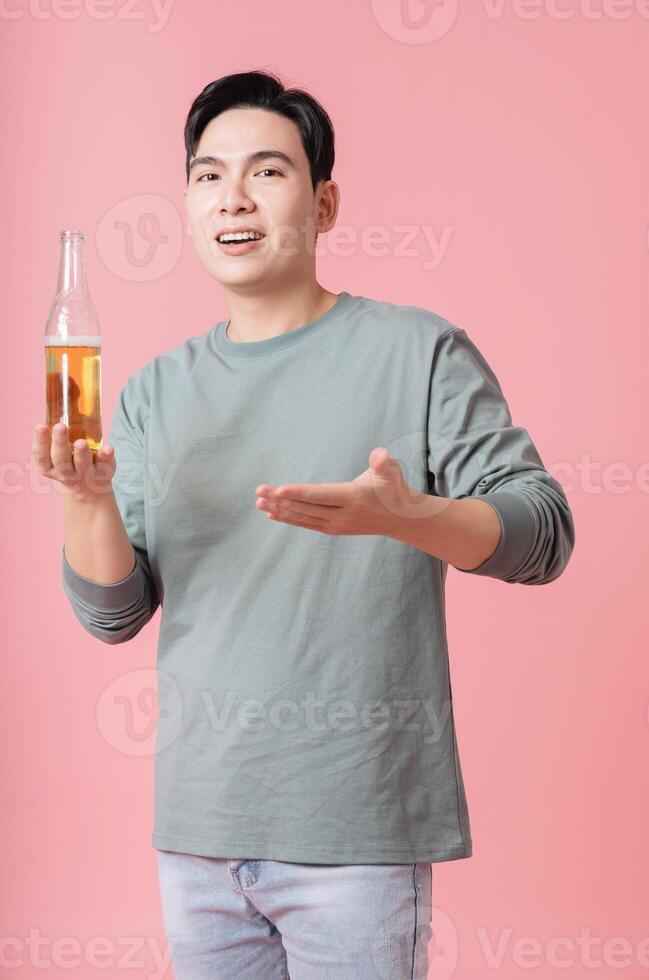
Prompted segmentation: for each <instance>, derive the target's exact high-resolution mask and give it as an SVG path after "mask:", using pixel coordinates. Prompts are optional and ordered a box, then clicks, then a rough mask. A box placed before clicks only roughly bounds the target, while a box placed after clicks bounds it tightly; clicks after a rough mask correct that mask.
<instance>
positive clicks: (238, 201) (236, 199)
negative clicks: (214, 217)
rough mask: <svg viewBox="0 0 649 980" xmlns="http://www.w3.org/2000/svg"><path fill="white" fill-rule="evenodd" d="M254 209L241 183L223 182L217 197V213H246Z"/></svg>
mask: <svg viewBox="0 0 649 980" xmlns="http://www.w3.org/2000/svg"><path fill="white" fill-rule="evenodd" d="M253 208H254V203H253V201H252V199H251V197H250V196H249V194H248V193H247V192H246V187H245V184H244V183H243V181H241V180H237V179H231V180H229V181H226V180H224V181H223V185H222V187H221V194H220V195H219V211H220V213H221V214H222V215H224V214H239V213H240V212H242V211H243V212H244V213H247V212H248V211H251V210H252V209H253Z"/></svg>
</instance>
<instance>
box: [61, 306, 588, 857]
mask: <svg viewBox="0 0 649 980" xmlns="http://www.w3.org/2000/svg"><path fill="white" fill-rule="evenodd" d="M227 326H228V323H227V321H221V322H220V323H218V324H216V325H215V326H213V327H212V328H210V329H209V330H208V331H207V332H206V333H203V334H201V335H200V336H197V337H190V338H188V339H187V340H185V341H184V342H183V343H182V344H180V345H179V346H178V347H176V348H174V349H173V350H170V351H166V352H164V353H162V354H160V355H158V356H156V357H154V358H153V359H152V360H150V361H148V362H147V363H146V364H144V366H143V367H142V368H141V369H140V370H138V371H137V372H136V373H135V374H133V375H131V376H130V377H128V378H127V380H126V383H125V384H124V387H123V389H122V391H121V394H120V396H119V399H118V401H117V405H116V410H115V413H114V416H113V419H112V425H111V428H110V432H109V437H108V442H109V444H110V445H112V446H113V447H114V449H115V458H116V461H117V471H116V474H115V477H114V479H113V486H114V490H115V495H116V498H117V501H118V506H119V509H120V512H121V514H122V517H123V519H124V523H125V527H126V530H127V532H128V535H129V538H130V540H131V542H132V544H133V548H134V550H135V555H136V559H137V563H136V566H135V568H134V569H133V571H132V572H131V574H130V575H129V576H128V577H127V578H125V579H123V580H122V581H121V582H116V583H113V584H100V583H97V582H94V581H92V580H90V579H88V578H85V577H84V576H82V575H79V574H78V573H77V572H75V571H74V570H73V569H72V567H71V566H70V565H69V564H68V562H67V561H66V558H65V553H64V552H63V554H62V580H63V588H64V591H65V593H66V595H67V597H68V599H69V600H70V603H71V604H72V608H73V610H74V612H75V614H76V616H77V618H78V620H79V622H80V623H81V625H82V626H83V628H84V629H85V630H86V631H87V632H88V633H89V634H90V635H91V636H93V637H95V638H97V639H98V640H100V641H102V642H103V643H106V644H118V643H124V642H127V641H128V640H130V639H132V638H133V637H134V636H135V635H136V634H137V633H139V631H140V630H141V629H142V628H143V627H144V626H145V625H146V624H147V623H148V622H149V621H150V620H151V619H152V617H153V616H154V615H155V613H156V612H157V610H158V607H160V610H161V616H160V629H159V637H158V650H157V670H158V695H159V703H160V711H159V718H158V732H157V738H158V750H157V753H156V758H155V767H156V774H155V776H156V778H155V819H154V826H153V833H152V843H153V845H154V846H155V847H157V848H160V849H162V850H175V851H181V852H185V853H191V854H199V855H207V856H215V857H241V858H248V859H251V858H253V859H254V858H258V859H270V860H278V861H296V862H307V863H325V864H360V863H362V864H372V863H410V862H415V861H426V862H436V861H445V860H454V859H457V858H466V857H469V856H470V855H471V854H472V840H471V830H470V825H469V815H468V808H467V799H466V793H465V788H464V783H463V778H462V771H461V766H460V759H459V754H458V747H457V740H456V732H455V724H454V717H453V704H452V691H451V678H450V670H449V658H448V649H447V639H446V626H445V582H446V573H447V565H446V564H445V563H444V562H442V561H440V560H438V559H437V558H435V557H433V556H432V555H430V554H428V553H426V552H423V551H421V550H419V549H416V548H413V547H410V546H408V545H406V544H403V543H401V542H399V541H397V540H395V539H393V538H390V537H387V536H382V535H363V536H358V535H356V536H354V535H348V536H344V535H326V534H323V533H321V532H319V531H315V530H311V529H308V528H299V527H296V526H292V525H288V524H283V523H282V522H280V521H270V520H267V519H266V515H265V513H264V512H263V511H260V510H259V508H257V507H256V506H255V503H256V496H255V491H256V488H257V486H258V485H259V484H261V483H271V484H274V485H276V486H277V485H280V484H283V483H296V482H299V483H324V482H326V483H330V482H344V481H350V480H353V479H354V478H355V477H356V476H358V475H359V474H360V473H362V472H363V471H365V470H366V469H367V467H368V455H369V453H370V451H371V450H372V449H373V448H374V447H376V446H385V447H386V448H387V449H388V450H389V452H390V454H391V455H392V456H394V457H395V458H396V459H397V460H398V461H399V463H400V465H401V467H402V470H403V473H404V478H405V480H406V482H407V483H408V484H409V485H410V486H411V487H413V489H415V490H417V491H420V492H426V493H430V494H437V495H440V496H445V497H454V498H458V497H468V496H475V497H480V498H481V499H482V500H485V501H486V502H487V503H489V504H490V505H491V506H492V507H493V508H494V509H495V511H496V513H497V515H498V517H499V519H500V523H501V528H502V535H501V540H500V543H499V545H498V547H497V549H496V551H495V552H494V554H493V555H492V556H491V557H490V558H488V559H487V560H486V561H485V562H484V563H483V564H482V565H480V566H479V567H477V568H474V569H470V570H462V571H463V573H464V574H473V575H484V576H489V577H492V578H496V579H500V580H501V581H503V582H507V583H512V584H522V585H544V584H548V583H550V582H552V581H554V580H555V579H556V578H557V577H558V576H559V575H561V573H562V572H563V570H564V569H565V567H566V565H567V563H568V561H569V558H570V555H571V553H572V550H573V547H574V540H575V533H574V525H573V519H572V515H571V512H570V508H569V506H568V503H567V500H566V497H565V494H564V492H563V490H562V488H561V486H560V484H559V483H558V482H557V481H556V480H555V479H554V478H553V477H552V476H551V475H550V474H549V473H548V472H547V471H546V469H545V468H544V466H543V463H542V461H541V459H540V457H539V454H538V452H537V450H536V448H535V446H534V444H533V443H532V440H531V439H530V436H529V434H528V432H527V431H526V429H524V428H522V427H520V426H515V425H513V424H512V419H511V415H510V412H509V409H508V406H507V402H506V400H505V397H504V395H503V392H502V390H501V388H500V385H499V383H498V381H497V379H496V376H495V375H494V372H493V371H492V369H491V368H490V367H489V365H488V364H487V362H486V361H485V358H484V357H483V356H482V355H481V353H480V352H479V350H478V349H477V347H476V346H475V344H474V343H473V342H472V340H471V339H470V338H469V336H468V335H467V333H466V331H465V330H463V329H461V328H459V327H456V326H454V325H452V324H450V323H449V322H448V321H447V320H445V319H444V318H442V317H441V316H439V315H437V314H435V313H432V312H430V311H428V310H425V309H422V308H420V307H415V306H401V305H397V304H393V303H389V302H385V301H379V300H374V299H370V298H367V297H363V296H355V295H351V294H350V293H348V292H342V293H341V294H340V296H339V297H338V299H337V301H336V303H335V304H334V306H333V307H332V308H331V309H329V310H328V311H327V312H326V313H324V314H323V315H322V316H320V317H318V318H317V319H315V320H312V321H311V322H309V323H307V324H305V325H304V326H301V327H299V328H297V329H294V330H292V331H290V332H288V333H284V334H280V335H276V336H273V337H270V338H268V339H265V340H260V341H252V342H235V341H233V340H231V339H230V338H229V336H228V334H227ZM512 601H515V594H513V595H512Z"/></svg>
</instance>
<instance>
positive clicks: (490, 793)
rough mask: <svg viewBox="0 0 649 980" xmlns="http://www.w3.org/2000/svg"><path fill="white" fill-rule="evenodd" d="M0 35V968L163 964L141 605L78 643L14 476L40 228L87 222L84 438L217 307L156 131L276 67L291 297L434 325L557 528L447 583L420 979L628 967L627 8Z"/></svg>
mask: <svg viewBox="0 0 649 980" xmlns="http://www.w3.org/2000/svg"><path fill="white" fill-rule="evenodd" d="M0 28H1V37H2V41H1V43H2V56H3V61H4V63H5V72H4V84H3V86H2V88H1V89H0V99H1V119H2V135H3V144H4V148H5V154H4V155H3V156H4V159H3V169H2V189H3V193H4V202H3V225H4V227H3V230H2V231H3V233H2V242H1V248H2V268H3V270H4V272H5V288H4V290H3V298H4V311H5V312H4V316H3V323H4V328H5V331H6V333H5V341H4V349H5V352H6V354H5V359H4V371H5V377H4V381H3V384H2V386H1V391H2V398H3V402H4V404H3V418H4V420H5V424H4V427H3V430H4V431H3V436H4V440H3V450H2V464H1V465H2V481H1V485H2V490H3V493H2V497H1V502H2V512H3V518H4V534H3V540H4V543H5V548H6V551H5V558H4V562H3V564H2V570H3V572H2V574H3V582H2V585H3V596H4V605H5V622H4V628H3V634H4V635H3V639H4V640H5V642H4V644H3V647H4V655H5V664H4V684H3V685H2V699H3V704H2V720H3V727H4V733H3V734H4V738H3V744H4V760H3V761H4V780H3V788H4V805H3V807H2V813H1V818H0V819H1V820H2V843H3V865H4V867H3V871H2V879H3V883H4V884H3V895H2V928H1V930H0V933H1V935H2V937H4V939H3V942H2V946H1V949H2V952H1V954H0V957H1V962H0V969H2V972H4V970H6V971H7V976H11V975H15V976H20V977H26V978H31V977H40V976H42V975H43V967H47V968H48V975H49V976H51V977H53V978H58V977H67V976H69V975H70V968H71V966H74V965H75V964H78V967H77V970H76V971H75V974H74V975H75V976H81V977H83V978H84V980H85V978H94V977H95V976H96V977H103V978H104V980H106V978H111V980H113V978H118V977H124V976H132V977H147V978H156V980H160V978H161V977H165V978H169V980H171V977H172V971H171V968H169V969H168V970H166V972H165V966H164V962H163V963H162V965H161V961H164V956H165V953H166V943H165V939H164V933H163V930H162V922H161V914H160V907H159V899H158V888H157V871H156V864H155V852H154V851H153V849H152V848H151V845H150V830H151V822H152V807H153V762H154V756H153V751H154V748H153V747H154V742H153V736H152V734H151V733H152V723H153V722H154V720H155V716H154V713H153V712H152V711H151V700H150V698H148V697H146V694H147V691H149V692H150V689H151V688H152V687H153V686H154V672H153V668H154V665H155V651H156V642H157V634H158V624H159V612H158V613H157V614H156V618H155V619H154V621H153V622H152V623H151V624H149V626H148V627H147V628H146V629H145V630H144V631H143V632H142V633H141V634H140V635H139V636H138V637H136V638H135V639H134V640H133V641H132V642H130V643H128V644H127V645H124V646H118V647H108V646H105V645H103V644H101V643H100V642H99V641H96V640H94V639H93V638H92V637H90V636H89V635H88V634H86V633H84V632H83V631H82V629H81V627H80V626H79V625H78V623H77V621H76V619H75V618H74V615H73V613H72V610H71V608H70V606H69V604H68V602H67V600H66V598H65V596H64V594H63V592H62V588H61V584H60V561H61V543H62V517H61V508H60V501H59V499H58V494H57V493H56V492H55V489H54V487H53V485H52V484H51V483H50V482H49V481H46V480H39V479H38V478H37V477H36V475H35V472H34V470H33V469H32V466H31V439H32V431H33V428H34V426H35V425H36V423H37V422H40V421H43V419H44V405H43V389H44V379H43V353H42V344H43V338H42V335H43V329H44V324H45V318H46V315H47V311H48V308H49V304H50V302H51V300H52V297H53V292H54V286H55V280H56V272H57V262H58V234H59V231H60V230H61V229H63V228H81V229H82V230H84V231H85V232H86V236H87V240H88V243H87V271H88V280H89V285H90V289H91V292H92V295H93V298H94V301H95V305H96V307H97V310H98V313H99V318H100V323H101V326H102V330H103V337H104V354H103V399H104V420H105V428H106V430H107V425H108V422H109V421H110V418H111V417H112V413H113V410H114V405H115V400H116V397H117V394H118V392H119V389H120V387H121V386H122V384H123V383H124V381H125V379H126V377H127V376H128V375H129V374H131V373H133V372H135V371H136V370H138V368H139V367H140V366H141V365H142V364H143V363H144V362H145V361H146V360H148V359H149V358H151V357H153V356H154V355H155V354H157V353H160V352H161V351H163V350H165V349H170V348H171V347H175V346H176V345H178V344H179V343H181V342H182V340H184V339H185V337H187V336H193V335H197V334H199V333H203V332H204V331H206V330H207V329H209V327H210V326H212V325H213V324H214V323H216V322H217V321H218V320H220V319H222V318H223V317H224V316H225V315H226V308H225V305H224V301H223V296H222V292H221V289H220V287H219V285H218V283H216V282H215V281H213V280H212V279H211V278H210V277H209V276H208V275H207V273H206V272H205V271H204V269H203V268H202V266H201V265H200V264H199V262H198V259H197V257H196V256H195V254H194V251H193V247H192V243H191V239H190V238H189V237H188V236H187V235H186V233H185V227H184V214H183V197H182V191H183V188H184V148H183V141H182V130H183V124H184V120H185V115H186V112H187V110H188V108H189V105H190V103H191V100H192V99H193V97H194V96H195V95H196V94H198V92H199V91H200V90H201V89H202V88H203V86H204V85H205V84H206V83H207V82H208V81H210V80H212V79H213V78H216V77H218V76H220V75H223V74H226V73H229V72H233V71H241V70H248V69H251V68H271V69H274V70H277V71H279V72H280V73H281V74H282V76H283V78H284V80H285V81H286V82H287V83H288V84H294V85H300V86H303V87H306V88H307V89H309V90H310V91H312V92H313V94H314V95H315V96H316V97H318V98H319V99H321V101H322V102H323V103H324V105H325V107H326V108H327V109H328V111H329V112H330V114H331V116H332V119H333V121H334V125H335V127H336V135H337V162H336V167H335V171H334V178H335V179H336V180H337V181H338V183H339V184H340V186H341V190H342V206H341V213H340V216H339V226H338V231H336V232H332V233H330V235H329V236H325V237H324V238H321V239H320V242H319V248H320V252H321V256H322V257H321V258H320V260H319V279H320V281H321V282H322V284H323V285H325V286H326V287H327V288H329V289H332V290H336V291H339V290H341V289H346V290H348V291H350V292H352V293H357V294H365V295H369V296H373V297H375V298H379V299H387V300H391V301H394V302H398V303H407V304H414V305H419V306H424V307H427V308H429V309H432V310H434V311H436V312H438V313H440V314H441V315H443V316H445V317H446V318H447V319H449V320H450V321H451V322H452V323H454V324H456V325H458V326H461V327H464V328H465V329H466V330H467V331H468V332H469V334H470V336H471V337H472V338H473V339H474V340H475V342H476V343H477V344H478V346H479V347H480V348H481V350H482V351H483V352H484V354H485V356H486V357H487V358H488V360H489V361H490V363H491V364H492V366H493V367H494V370H495V371H496V374H497V375H498V377H499V379H500V381H501V384H502V386H503V389H504V391H505V394H506V396H507V399H508V401H509V404H510V408H511V410H512V415H513V418H514V422H515V424H519V425H523V426H525V427H526V428H527V429H528V431H529V432H530V434H531V436H532V438H533V439H534V441H535V442H536V445H537V447H538V449H539V452H540V453H541V456H542V458H543V461H544V463H545V465H546V467H547V468H548V469H550V471H551V472H553V473H554V475H556V476H557V477H558V478H559V479H560V480H561V482H562V484H563V485H564V487H565V489H566V492H567V495H568V499H569V501H570V504H571V507H572V509H573V513H574V517H575V524H576V530H577V545H576V548H575V552H574V554H573V558H572V561H571V563H570V565H569V567H568V569H567V571H566V572H565V574H564V575H563V576H562V577H561V578H560V579H559V580H558V581H556V582H555V583H554V584H552V585H551V586H549V587H540V588H539V587H536V588H535V587H524V586H511V585H506V584H504V583H501V582H499V581H495V580H489V579H484V578H481V577H478V576H476V577H475V578H472V577H470V576H466V575H461V574H459V573H458V572H455V571H453V569H450V570H449V578H448V629H449V643H450V653H451V669H452V677H453V690H454V704H455V710H456V720H457V726H458V740H459V744H460V752H461V757H462V762H463V768H464V774H465V781H466V787H467V794H468V799H469V806H470V814H471V822H472V830H473V837H474V848H475V853H474V857H473V858H471V859H470V860H465V861H458V862H451V863H446V864H437V865H434V866H433V904H434V914H433V926H434V929H435V936H434V942H432V943H431V946H430V957H431V971H430V976H431V977H433V978H434V980H446V978H450V977H456V978H460V980H477V978H482V977H486V976H489V977H496V978H498V980H509V978H518V977H525V976H529V975H530V971H531V970H532V968H533V967H534V965H535V964H537V966H536V968H535V969H534V970H533V975H534V976H535V978H537V980H546V978H554V977H556V976H558V975H561V976H562V977H564V978H570V980H572V978H576V977H579V978H581V977H584V978H585V977H589V978H591V977H593V976H596V977H603V978H604V977H606V978H609V977H613V976H615V977H618V976H622V977H628V978H632V980H635V978H639V977H640V976H644V975H645V974H646V972H647V969H648V968H649V940H648V939H647V936H648V935H649V919H648V918H647V911H648V909H649V884H648V882H649V875H648V870H649V868H648V860H647V859H648V852H649V843H648V837H647V803H648V796H649V789H648V779H647V762H648V759H647V746H648V744H649V714H648V702H649V667H648V665H647V657H646V652H647V639H646V638H647V629H646V619H644V614H645V612H646V607H647V599H646V595H647V586H646V579H647V566H648V559H649V555H648V554H647V501H648V493H649V463H648V461H647V448H646V447H647V428H646V418H647V411H646V404H647V403H646V390H645V392H644V393H643V397H641V386H642V383H643V381H644V383H645V386H646V383H647V381H648V378H647V357H648V355H649V343H648V340H647V329H646V328H647V316H648V312H649V309H648V307H649V297H648V291H647V276H648V273H649V238H648V228H649V198H648V196H647V173H648V172H649V136H648V131H647V126H646V117H647V116H646V109H647V104H646V95H647V90H648V88H649V86H648V84H647V82H648V77H647V76H648V72H647V45H648V43H649V7H648V6H647V5H646V4H645V5H644V6H643V4H642V2H641V0H637V2H632V0H629V2H628V3H627V2H622V3H620V2H616V3H613V0H608V2H605V0H588V3H587V2H586V0H563V2H562V3H561V5H556V4H552V3H550V2H549V0H548V2H543V0H541V2H539V3H525V4H524V3H522V2H519V3H518V4H517V3H512V2H496V0H492V2H488V0H485V2H484V3H482V2H475V3H471V4H463V5H462V9H460V10H458V9H457V4H456V3H452V2H450V0H449V2H446V3H444V2H440V3H436V4H434V5H431V4H428V5H424V4H423V3H422V2H421V0H410V6H408V5H407V4H405V3H404V4H403V5H401V6H400V4H399V2H397V0H382V2H379V0H374V2H373V3H372V2H371V0H363V2H358V3H354V4H350V3H349V2H348V0H344V2H343V0H328V2H327V3H322V4H315V3H312V2H305V0H283V2H282V3H281V4H271V3H267V2H261V0H248V2H247V3H242V4H240V5H238V6H237V5H236V4H225V3H218V4H207V3H200V2H198V0H175V2H174V0H167V2H165V3H164V7H163V8H160V7H159V6H158V7H156V6H154V4H153V3H152V2H151V0H137V2H136V3H134V4H130V3H129V4H127V3H125V2H123V0H108V2H107V3H104V4H103V5H101V6H99V5H97V6H96V7H95V6H94V5H93V4H92V3H91V0H65V2H62V0H58V2H57V0H39V2H38V3H36V2H35V0H13V2H11V3H9V2H7V3H6V4H4V5H3V6H2V10H1V12H0ZM143 215H152V216H153V218H152V219H146V220H143V218H142V216H143ZM369 448H371V447H368V449H369ZM467 613H468V614H467ZM641 617H643V620H644V621H643V620H641ZM131 672H136V673H131ZM492 679H495V680H492ZM141 692H144V695H145V696H142V697H140V695H141ZM127 937H131V938H127ZM12 964H13V974H12ZM16 964H17V965H16ZM100 964H105V966H104V967H103V968H100ZM134 964H138V965H136V966H135V968H133V967H134ZM564 966H565V968H564ZM129 969H130V972H127V971H128V970H129Z"/></svg>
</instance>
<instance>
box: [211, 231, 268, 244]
mask: <svg viewBox="0 0 649 980" xmlns="http://www.w3.org/2000/svg"><path fill="white" fill-rule="evenodd" d="M263 237H264V236H263V235H260V234H259V233H258V232H256V231H244V232H238V233H237V234H230V235H219V241H220V242H248V241H257V240H258V239H259V238H263Z"/></svg>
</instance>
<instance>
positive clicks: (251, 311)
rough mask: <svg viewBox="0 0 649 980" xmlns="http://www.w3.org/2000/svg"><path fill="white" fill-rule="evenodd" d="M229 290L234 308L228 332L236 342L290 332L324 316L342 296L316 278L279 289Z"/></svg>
mask: <svg viewBox="0 0 649 980" xmlns="http://www.w3.org/2000/svg"><path fill="white" fill-rule="evenodd" d="M225 292H226V299H227V303H228V308H229V311H230V315H229V320H230V322H229V324H228V328H227V336H228V339H229V340H232V341H234V342H235V343H248V342H250V341H255V340H268V339H269V338H270V337H276V336H277V335H278V334H283V333H289V332H290V331H291V330H295V329H296V328H297V327H302V326H304V325H305V324H306V323H311V321H312V320H315V319H317V318H318V317H319V316H322V315H323V314H324V313H326V312H327V310H330V309H331V307H332V306H333V305H334V304H335V302H336V300H337V299H338V294H337V293H332V292H329V290H328V289H323V287H322V286H321V285H320V284H319V283H318V282H316V281H315V279H314V280H312V281H311V282H306V283H303V284H298V285H296V286H294V287H291V288H290V289H289V290H287V289H286V288H282V289H281V290H278V291H276V292H272V291H271V292H263V293H255V294H249V293H248V294H242V293H239V292H233V291H232V290H231V289H226V290H225Z"/></svg>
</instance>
